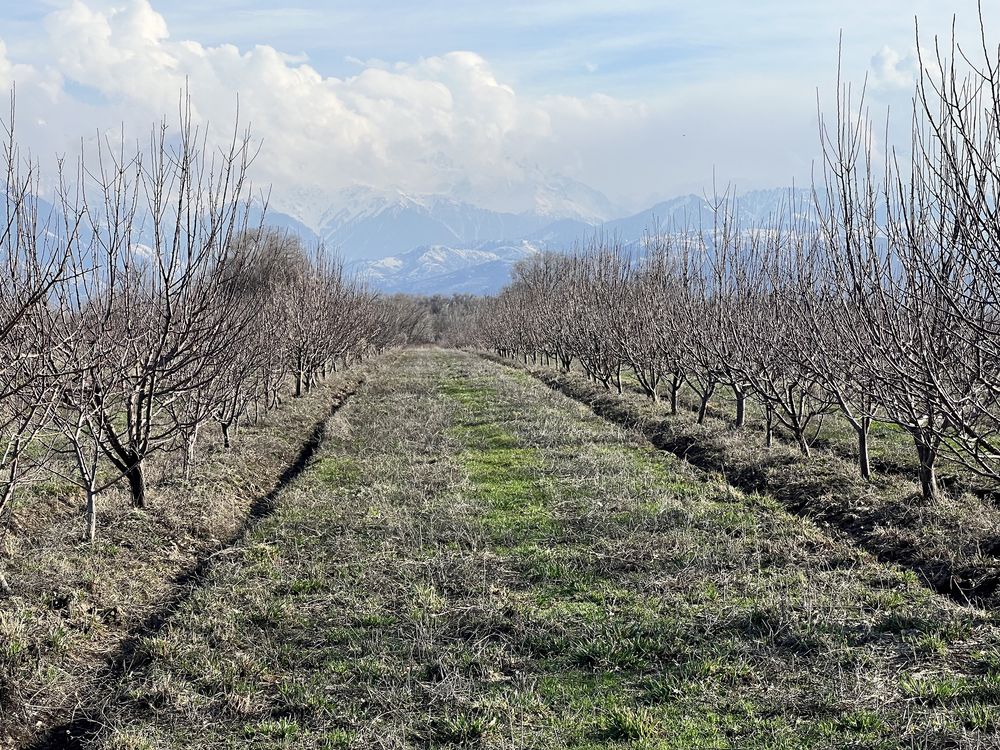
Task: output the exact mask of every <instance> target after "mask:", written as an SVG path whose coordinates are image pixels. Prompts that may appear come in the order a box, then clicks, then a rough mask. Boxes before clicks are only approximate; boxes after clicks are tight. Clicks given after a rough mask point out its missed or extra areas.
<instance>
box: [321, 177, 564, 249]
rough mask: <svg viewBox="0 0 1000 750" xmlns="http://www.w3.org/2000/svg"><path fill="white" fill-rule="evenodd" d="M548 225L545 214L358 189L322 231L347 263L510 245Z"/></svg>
mask: <svg viewBox="0 0 1000 750" xmlns="http://www.w3.org/2000/svg"><path fill="white" fill-rule="evenodd" d="M548 221H549V219H548V218H547V217H544V216H539V215H535V214H513V213H501V212H497V211H492V210H490V209H486V208H480V207H479V206H474V205H472V204H469V203H463V202H461V201H457V200H455V199H453V198H449V197H445V196H411V195H407V194H405V193H402V192H399V191H392V192H386V191H371V190H368V189H366V188H353V189H351V190H350V191H345V193H343V199H342V200H340V201H338V202H337V203H336V204H334V207H333V208H331V210H330V211H329V212H327V214H326V215H325V216H324V217H323V222H322V224H321V226H320V227H319V229H318V232H317V233H318V234H319V236H320V238H322V240H323V241H324V242H325V243H326V244H327V246H328V247H331V248H334V249H337V250H339V252H340V253H341V254H342V255H343V256H344V257H345V258H347V259H348V260H361V259H364V260H368V259H375V258H384V257H386V256H389V255H396V254H398V253H401V252H405V251H407V250H410V249H412V248H414V247H420V246H427V245H446V246H457V247H469V246H471V245H475V244H477V243H481V242H488V241H508V242H509V241H513V240H516V239H519V238H521V237H524V236H525V235H527V234H530V233H531V232H533V231H535V230H536V229H538V228H540V227H542V226H543V225H544V224H546V223H548Z"/></svg>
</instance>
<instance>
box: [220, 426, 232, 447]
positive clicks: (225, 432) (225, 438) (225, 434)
mask: <svg viewBox="0 0 1000 750" xmlns="http://www.w3.org/2000/svg"><path fill="white" fill-rule="evenodd" d="M219 426H220V427H221V428H222V447H223V448H225V449H226V450H229V449H230V448H231V447H232V440H230V438H229V427H230V423H229V422H219Z"/></svg>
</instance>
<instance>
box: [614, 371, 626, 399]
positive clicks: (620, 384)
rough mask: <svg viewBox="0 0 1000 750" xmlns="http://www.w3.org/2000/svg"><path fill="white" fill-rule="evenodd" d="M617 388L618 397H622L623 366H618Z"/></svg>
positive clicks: (616, 373)
mask: <svg viewBox="0 0 1000 750" xmlns="http://www.w3.org/2000/svg"><path fill="white" fill-rule="evenodd" d="M615 387H616V388H617V389H618V395H619V396H620V395H622V393H623V392H624V391H623V390H622V366H621V365H618V369H617V370H616V371H615Z"/></svg>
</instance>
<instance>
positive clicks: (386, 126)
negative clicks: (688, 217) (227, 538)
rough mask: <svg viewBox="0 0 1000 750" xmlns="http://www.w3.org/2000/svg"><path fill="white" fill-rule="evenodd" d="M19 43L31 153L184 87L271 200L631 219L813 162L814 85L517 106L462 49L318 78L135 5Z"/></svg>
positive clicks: (299, 64) (5, 64)
mask: <svg viewBox="0 0 1000 750" xmlns="http://www.w3.org/2000/svg"><path fill="white" fill-rule="evenodd" d="M0 34H2V32H0ZM35 46H36V47H37V52H36V54H34V55H32V57H31V59H30V60H16V59H12V55H11V54H10V53H9V52H8V48H7V47H6V46H5V45H4V44H3V41H2V40H0V90H2V89H10V88H11V87H12V86H13V85H14V83H15V82H16V85H17V100H18V124H19V127H20V135H21V137H22V139H23V140H24V141H26V142H27V143H28V144H29V145H30V146H31V147H32V148H33V150H34V151H35V152H36V153H38V154H41V155H42V156H47V155H48V154H53V153H73V152H74V151H75V150H76V149H77V148H78V145H79V142H80V139H81V138H82V139H83V140H84V143H86V142H87V141H93V139H95V138H97V137H100V134H102V133H113V134H117V133H118V132H119V131H120V129H121V128H122V127H124V130H125V132H126V133H127V134H128V135H129V136H130V137H140V136H141V135H142V134H143V133H144V132H146V131H148V129H149V127H150V126H151V125H152V124H153V123H155V122H157V121H158V120H159V119H160V118H161V117H163V116H164V115H165V114H166V115H167V116H168V117H169V116H170V114H171V113H174V112H176V111H177V105H178V97H179V93H180V92H181V91H182V90H183V89H185V88H186V87H187V88H189V90H190V92H191V96H192V104H193V109H194V113H195V118H196V120H197V121H198V122H199V123H209V124H210V126H211V131H210V132H212V133H213V134H214V135H215V136H216V137H218V138H220V139H224V138H225V137H226V135H227V134H228V133H230V132H232V127H233V122H234V114H235V112H236V110H237V94H238V104H239V112H240V118H241V120H242V121H243V123H244V124H247V123H249V124H250V125H251V126H252V129H253V133H254V136H255V138H256V139H258V140H259V141H260V143H261V153H260V156H259V158H258V161H257V163H256V165H255V178H256V179H257V181H258V182H265V183H273V185H274V191H275V195H276V196H278V197H279V201H278V202H279V204H280V203H281V200H280V197H281V196H293V195H308V194H309V193H310V192H312V191H333V190H336V189H338V188H341V187H346V186H349V185H353V184H358V183H361V184H366V185H372V186H375V187H381V188H387V187H390V186H392V187H398V188H399V189H402V190H404V191H407V192H415V193H443V192H456V191H458V192H460V193H461V194H462V195H464V196H466V197H469V198H471V199H473V200H477V201H479V202H480V203H483V204H486V205H490V204H492V205H491V206H490V207H494V208H502V209H507V210H523V209H526V208H528V207H529V206H527V205H522V204H524V203H526V202H527V201H528V198H526V197H525V195H526V194H525V191H524V190H523V189H520V188H519V187H518V186H523V185H525V184H528V183H531V182H532V181H538V180H544V179H545V176H546V175H550V174H561V175H567V176H568V177H570V178H573V179H578V180H581V181H583V182H585V183H588V184H591V185H593V186H594V187H596V188H598V189H601V190H604V191H605V192H606V193H608V194H609V195H610V196H611V197H612V198H613V199H615V200H617V201H619V202H622V203H628V204H631V205H630V207H640V206H641V204H642V202H643V201H644V200H645V199H647V197H652V196H654V195H656V196H660V195H667V194H671V193H676V192H680V191H681V190H699V189H701V187H702V186H704V185H706V184H707V183H709V182H710V181H711V179H712V171H713V169H714V168H715V169H718V170H719V173H720V177H721V179H723V180H724V181H727V180H735V181H737V182H738V183H739V184H740V185H741V186H743V187H755V186H760V185H766V184H787V183H788V182H789V181H791V180H792V179H793V178H795V179H799V180H801V179H802V178H803V176H807V175H808V173H809V169H810V164H811V162H812V159H813V158H814V155H815V153H816V142H817V139H816V129H815V86H814V84H813V85H808V86H802V87H801V89H795V90H789V87H788V85H787V81H782V80H779V79H771V78H768V77H761V76H757V77H753V76H748V75H741V74H740V72H739V71H734V72H733V74H732V75H731V76H729V77H727V78H725V79H722V78H717V79H714V80H710V81H707V82H706V81H698V82H694V81H693V82H692V83H691V85H688V86H685V85H680V86H672V87H671V91H670V92H669V95H665V96H662V97H658V98H657V100H656V101H655V102H654V103H650V102H649V101H636V100H630V99H626V98H620V97H614V96H608V95H603V94H594V95H591V96H569V95H563V94H559V93H558V92H556V93H552V94H549V95H541V96H539V95H535V96H527V95H524V94H521V93H519V92H518V91H517V90H516V87H515V86H514V85H512V84H511V83H509V82H505V81H503V80H500V79H499V78H498V75H497V73H496V72H495V70H494V69H493V67H492V66H491V65H490V63H489V61H487V60H486V59H484V58H483V57H482V56H480V55H479V54H476V53H475V52H470V51H455V52H450V53H447V54H441V55H438V56H430V57H424V58H420V59H417V60H415V61H409V62H400V63H386V62H382V61H368V62H363V63H362V62H361V61H356V62H357V64H358V67H359V70H358V72H357V73H356V74H354V75H350V76H347V77H332V76H324V75H323V74H322V73H320V72H319V71H318V70H316V69H315V68H314V67H313V66H311V65H310V64H309V63H308V62H307V61H304V60H303V59H302V57H301V56H297V55H289V54H285V53H283V52H282V51H280V50H278V49H275V48H274V47H271V46H266V45H257V46H253V47H251V48H246V49H240V48H238V47H236V46H234V45H230V44H219V45H215V46H211V45H204V44H201V43H199V42H196V41H192V40H185V39H176V38H174V37H173V36H172V35H171V32H170V28H169V27H168V24H167V21H166V20H165V19H164V17H163V16H162V15H161V14H160V13H159V12H157V10H156V9H155V8H154V6H153V5H151V4H150V2H149V1H148V0H111V1H105V0H86V1H85V0H70V2H65V3H62V4H61V5H60V6H59V7H57V8H56V9H54V10H53V11H52V12H51V13H49V14H48V15H47V16H46V17H45V19H44V31H43V32H42V33H41V34H40V35H39V38H38V40H37V44H36V45H35ZM873 62H874V64H875V65H876V66H877V67H878V69H879V70H878V75H879V76H880V77H881V78H882V79H884V80H885V81H886V82H887V83H890V84H893V85H899V84H900V82H901V80H902V78H903V77H904V75H905V68H906V63H907V59H906V58H905V56H901V55H899V54H897V53H895V52H893V51H892V50H888V49H887V50H883V52H881V53H879V56H877V58H876V59H875V60H873ZM286 202H287V201H286Z"/></svg>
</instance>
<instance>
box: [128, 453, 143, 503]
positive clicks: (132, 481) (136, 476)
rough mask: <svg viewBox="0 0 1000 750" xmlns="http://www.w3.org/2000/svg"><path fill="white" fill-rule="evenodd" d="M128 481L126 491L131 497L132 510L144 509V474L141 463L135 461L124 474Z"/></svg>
mask: <svg viewBox="0 0 1000 750" xmlns="http://www.w3.org/2000/svg"><path fill="white" fill-rule="evenodd" d="M125 478H126V479H127V480H128V489H129V492H130V493H131V495H132V507H133V508H145V507H146V473H145V471H144V470H143V466H142V461H141V460H139V461H136V462H135V464H134V465H133V466H132V468H131V469H129V470H128V472H127V473H126V474H125Z"/></svg>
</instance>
